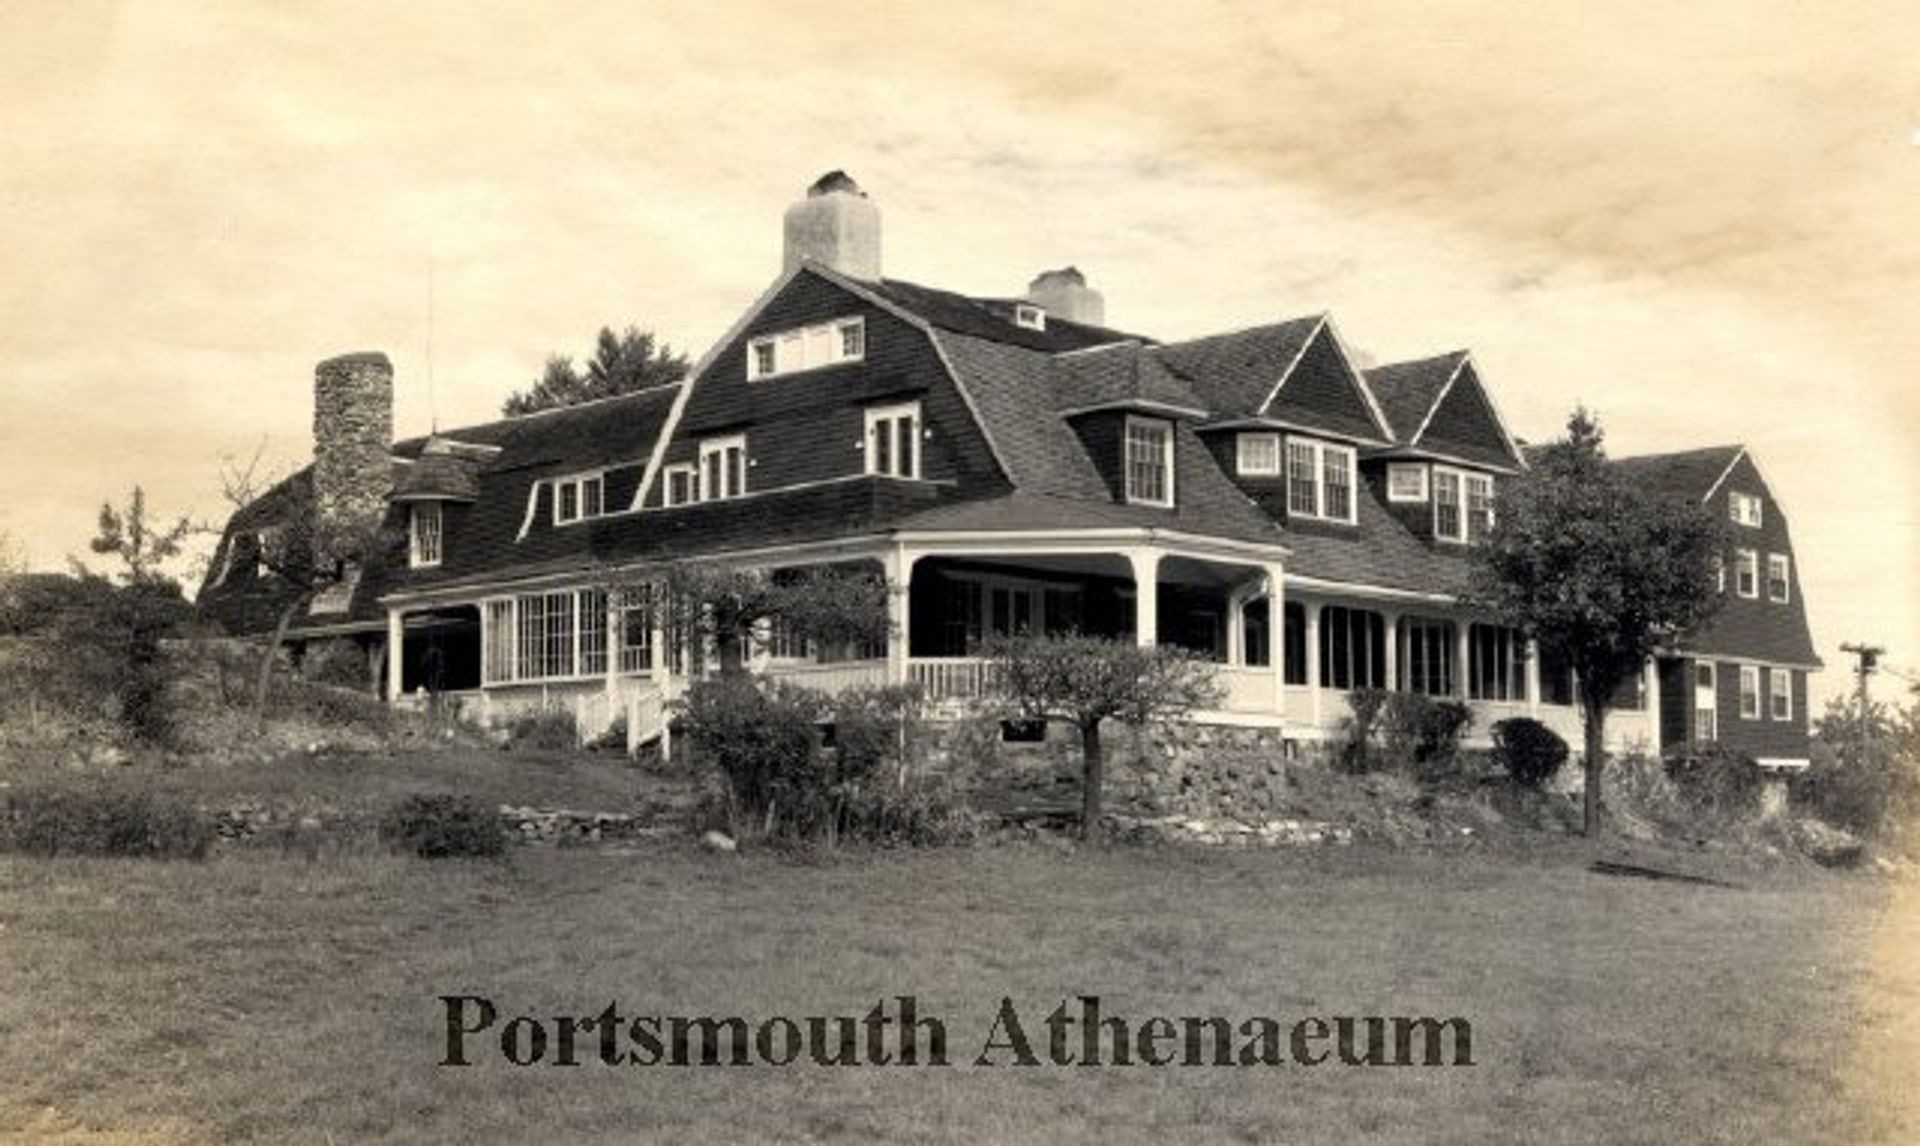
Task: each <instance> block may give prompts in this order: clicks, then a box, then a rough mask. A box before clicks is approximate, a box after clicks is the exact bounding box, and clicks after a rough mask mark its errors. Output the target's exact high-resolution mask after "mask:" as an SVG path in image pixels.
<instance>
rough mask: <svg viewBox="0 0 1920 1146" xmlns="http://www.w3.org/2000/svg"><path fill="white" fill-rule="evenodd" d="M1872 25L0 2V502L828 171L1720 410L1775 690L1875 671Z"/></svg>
mask: <svg viewBox="0 0 1920 1146" xmlns="http://www.w3.org/2000/svg"><path fill="white" fill-rule="evenodd" d="M1903 9H1904V10H1903ZM1916 60H1920V9H1916V8H1915V7H1914V6H1913V5H1912V4H1911V3H1910V2H1909V3H1904V4H1893V3H1889V4H1875V3H1870V2H1863V3H1849V4H1844V5H1816V4H1800V3H1784V2H1772V3H1768V2H1755V0H1740V2H1724V0H1702V2H1696V3H1692V4H1687V5H1673V4H1670V3H1640V2H1637V0H1624V2H1621V0H1616V2H1614V3H1610V4H1607V5H1592V4H1569V3H1553V2H1546V3H1539V2H1536V3H1513V4H1505V3H1502V4H1492V3H1466V2H1463V3H1449V4H1445V5H1438V4H1436V5H1425V4H1419V3H1413V2H1410V0H1401V2H1396V3H1390V4H1369V3H1359V2H1353V0H1342V2H1340V3H1337V4H1319V3H1290V4H1287V5H1284V6H1279V5H1270V4H1230V3H1222V4H1205V3H1181V4H1179V5H1177V6H1172V5H1169V6H1165V7H1159V8H1156V7H1154V6H1150V5H1124V6H1123V5H1113V4H1111V3H1098V4H1077V3H1059V4H1055V3H1014V4H1000V3H980V2H976V3H970V4H968V5H965V6H957V5H944V4H943V5H931V4H930V5H924V6H906V5H901V6H876V5H873V4H871V3H868V2H861V3H833V2H821V3H805V4H799V3H782V4H728V5H712V4H680V3H649V4H623V5H594V4H584V3H581V4H568V5H564V6H541V5H526V4H516V5H498V6H487V5H481V4H462V5H458V6H455V5H447V4H438V3H425V2H416V3H410V4H406V5H392V4H386V3H379V4H349V3H315V4H308V5H298V6H294V5H281V4H270V3H254V4H223V3H200V4H195V5H191V6H189V5H178V4H160V3H156V4H144V3H112V2H102V0H65V2H59V3H55V2H53V0H46V2H29V3H22V2H19V0H0V252H4V254H3V255H0V372H3V373H0V535H4V537H6V538H7V539H10V542H11V544H12V546H13V547H14V548H15V549H16V550H21V551H24V553H25V555H26V557H27V558H28V560H29V561H30V562H31V563H32V564H33V565H35V566H36V567H47V568H58V567H62V566H63V564H64V561H65V557H66V555H67V554H70V553H84V552H85V548H86V541H87V538H88V537H89V536H90V534H91V530H92V520H93V516H94V514H95V512H96V511H97V507H98V505H99V504H100V502H101V501H102V500H103V499H106V498H109V497H112V498H116V499H120V498H124V495H125V492H126V491H127V490H128V489H129V488H130V487H131V486H133V485H134V484H135V483H140V484H142V485H144V486H145V488H146V491H147V494H148V499H149V503H150V504H151V505H153V506H154V507H156V508H158V509H160V510H162V511H165V512H170V513H185V514H190V515H192V516H194V517H196V518H201V519H209V520H213V519H218V518H219V517H220V516H222V515H223V514H224V512H225V509H226V506H225V504H224V502H223V501H222V497H221V480H220V473H221V469H222V466H223V465H224V464H227V461H226V460H229V459H230V460H232V461H233V462H236V463H239V464H244V463H245V462H246V461H247V460H248V459H249V458H251V457H252V456H254V454H255V453H256V452H259V453H260V454H261V456H262V458H263V463H262V464H263V467H264V468H265V469H268V470H273V471H284V470H286V469H290V468H292V467H294V466H296V465H299V464H301V463H303V462H304V461H305V460H306V457H307V455H308V452H309V451H310V448H311V438H310V425H311V417H312V404H311V386H312V371H313V365H314V363H315V362H317V361H318V360H320V359H322V358H325V357H328V356H330V355H333V354H336V353H341V352H344V351H350V350H363V349H365V350H383V351H385V352H386V353H387V354H388V355H390V356H391V357H392V359H393V360H394V364H395V371H396V386H397V394H396V421H397V429H398V431H399V433H401V434H403V435H405V434H410V433H417V432H422V431H424V430H426V429H427V428H428V426H429V425H430V424H431V423H432V421H433V420H434V419H435V418H437V419H438V422H439V424H440V425H441V426H443V427H451V426H457V425H460V424H463V423H468V422H473V421H481V420H486V419H488V418H490V417H492V416H493V415H494V413H495V412H496V411H497V410H498V408H499V404H500V401H501V399H502V398H504V397H505V395H506V394H507V393H508V392H509V391H511V390H514V389H517V388H520V387H523V386H525V385H526V384H527V383H528V382H529V381H531V379H532V378H533V377H534V376H535V375H536V374H537V373H538V371H539V368H540V365H541V363H542V361H543V360H544V359H545V358H546V356H547V355H548V354H550V353H552V352H555V351H559V352H563V353H570V354H574V355H576V356H584V355H585V354H586V353H587V352H588V351H589V350H590V349H591V346H592V339H593V335H594V333H595V331H596V330H597V329H598V328H599V327H600V326H601V325H603V324H611V325H614V326H616V327H617V326H622V325H625V324H627V323H629V322H631V323H637V324H639V325H641V326H643V327H646V328H650V329H652V330H654V331H656V332H657V333H658V334H659V335H660V336H661V337H662V338H664V339H665V340H666V341H667V342H668V343H670V344H671V345H672V346H673V347H675V348H676V349H684V350H686V351H688V352H689V353H690V354H692V355H693V356H695V357H697V356H698V355H699V354H700V353H701V352H702V351H704V350H705V349H706V348H707V346H708V345H709V343H710V342H711V341H712V340H714V339H716V338H718V337H719V336H720V335H721V333H722V332H723V331H724V330H725V328H726V327H727V326H728V324H729V323H730V322H731V321H732V320H733V319H735V318H736V317H738V315H739V314H740V312H741V311H742V310H743V309H744V308H745V307H746V306H747V305H748V304H749V303H750V302H751V301H752V300H753V299H754V297H755V296H756V295H757V294H758V293H759V292H760V291H761V290H762V289H764V288H765V287H766V286H767V285H768V284H769V283H770V282H771V281H772V280H773V278H774V277H775V275H776V274H777V272H778V270H779V259H780V212H781V211H782V209H783V208H784V207H785V205H786V204H787V203H788V202H789V201H791V200H792V199H794V198H796V197H797V196H798V195H799V194H800V193H801V191H802V189H803V188H804V187H805V186H806V185H807V184H808V183H809V182H811V181H812V180H813V179H814V178H815V177H816V176H818V175H819V174H821V173H822V172H824V171H828V170H831V169H834V168H843V169H845V170H847V171H848V172H850V173H851V174H853V176H854V177H855V178H856V179H858V180H859V181H860V183H861V185H862V186H863V187H864V188H865V189H866V190H867V191H868V192H869V194H870V195H872V196H873V198H874V199H875V201H876V202H877V203H878V204H879V206H880V208H881V211H882V214H883V219H884V228H885V237H884V247H885V250H884V256H883V257H884V261H885V265H886V271H887V273H888V274H890V275H894V276H898V277H901V278H907V279H913V280H915V281H920V282H926V283H930V284H934V285H939V286H944V287H948V288H951V289H957V290H963V291H971V292H978V293H991V294H1000V295H1006V294H1013V293H1017V292H1019V291H1020V290H1021V289H1023V288H1024V286H1025V284H1026V282H1027V280H1028V279H1029V278H1030V277H1031V276H1032V275H1033V274H1034V273H1036V272H1038V271H1040V270H1042V269H1045V268H1048V267H1054V266H1059V265H1063V264H1066V263H1072V264H1074V265H1076V266H1078V267H1080V268H1081V269H1082V270H1083V271H1085V272H1086V274H1087V275H1088V278H1089V280H1090V281H1091V283H1092V284H1093V285H1094V286H1096V287H1098V288H1099V289H1101V290H1102V291H1103V292H1104V293H1105V295H1106V298H1107V314H1108V320H1109V322H1110V323H1111V324H1112V325H1115V326H1119V327H1122V328H1125V329H1129V330H1135V331H1139V332H1141V333H1144V334H1148V335H1151V336H1154V337H1158V338H1163V339H1172V338H1179V337H1187V336H1193V335H1199V334H1205V333H1211V332H1216V331H1221V330H1228V329H1234V328H1238V327H1244V326H1249V325H1253V324H1256V323H1261V322H1267V321H1273V320H1276V319H1280V318H1285V317H1292V316H1297V315H1301V314H1312V313H1319V312H1323V311H1325V312H1330V313H1331V314H1332V315H1333V318H1334V321H1335V323H1336V325H1337V326H1338V328H1339V330H1340V332H1341V334H1342V336H1343V337H1344V338H1345V339H1346V340H1347V341H1348V342H1349V343H1350V344H1351V345H1353V346H1356V347H1358V348H1359V349H1360V350H1361V351H1362V352H1363V353H1365V354H1366V355H1368V356H1369V357H1371V358H1373V359H1375V360H1378V361H1392V360H1395V359H1400V358H1408V357H1415V356H1423V355H1427V354H1432V353H1437V352H1440V351H1443V350H1450V349H1455V348H1460V347H1467V348H1470V349H1471V350H1472V351H1473V353H1474V356H1475V360H1476V362H1477V363H1478V365H1479V367H1480V369H1481V372H1482V374H1483V375H1484V376H1485V377H1486V379H1487V381H1488V383H1489V385H1490V387H1491V388H1492V390H1493V392H1494V396H1495V400H1496V402H1498V403H1499V405H1500V406H1501V409H1502V412H1503V414H1504V415H1505V417H1506V419H1507V421H1508V423H1509V425H1510V426H1511V427H1512V428H1513V429H1514V431H1515V432H1516V433H1517V434H1519V435H1521V436H1523V437H1527V438H1531V439H1536V440H1538V439H1544V438H1548V437H1551V436H1553V435H1554V434H1555V433H1557V432H1558V431H1559V430H1560V429H1561V427H1562V426H1563V424H1564V422H1565V419H1566V416H1567V414H1568V412H1569V411H1570V410H1571V409H1572V408H1573V406H1574V405H1575V404H1576V403H1585V404H1587V405H1588V406H1590V407H1592V408H1593V409H1594V410H1595V411H1596V412H1597V413H1598V414H1599V415H1600V417H1601V419H1602V421H1603V424H1604V425H1605V427H1606V429H1607V433H1608V441H1609V446H1610V448H1611V450H1612V452H1613V453H1615V454H1616V455H1624V454H1631V453H1638V452H1646V451H1654V450H1666V449H1677V448H1686V447H1691V446H1700V445H1710V444H1719V443H1724V442H1743V443H1745V444H1746V445H1747V446H1748V447H1750V448H1751V449H1752V450H1753V451H1754V453H1755V456H1756V457H1757V458H1758V460H1759V463H1760V465H1761V467H1762V469H1763V471H1764V472H1765V474H1766V476H1767V478H1768V480H1769V481H1770V483H1771V484H1772V486H1773V490H1774V493H1775V494H1776V495H1777V497H1778V498H1779V499H1780V501H1781V502H1782V504H1783V506H1784V508H1785V510H1786V513H1787V516H1788V518H1789V520H1790V522H1791V523H1792V527H1793V535H1794V545H1795V550H1796V552H1797V555H1798V560H1799V563H1800V575H1801V578H1802V582H1803V587H1804V592H1805V595H1806V598H1807V601H1808V602H1809V610H1810V617H1811V621H1812V625H1813V629H1814V636H1815V639H1816V642H1817V643H1818V645H1819V647H1820V650H1821V652H1822V655H1823V656H1824V657H1825V658H1826V660H1827V663H1828V671H1827V672H1826V673H1825V674H1823V679H1822V680H1821V681H1820V682H1819V685H1818V687H1817V691H1819V692H1822V693H1831V692H1833V691H1836V690H1838V689H1841V688H1844V687H1846V686H1847V683H1848V680H1847V676H1848V674H1847V666H1848V659H1847V658H1846V657H1845V655H1844V654H1842V653H1841V652H1840V651H1839V648H1838V646H1839V644H1840V643H1841V642H1842V641H1849V640H1852V641H1858V640H1870V641H1873V642H1876V643H1880V644H1884V645H1886V646H1888V647H1889V648H1890V650H1891V652H1890V657H1889V659H1890V661H1891V663H1892V665H1893V666H1894V668H1896V669H1898V670H1900V671H1905V672H1907V673H1910V674H1912V675H1914V676H1915V677H1916V678H1920V607H1917V606H1920V599H1917V598H1916V593H1915V587H1916V586H1915V577H1914V574H1915V571H1916V562H1917V559H1920V514H1917V513H1916V508H1917V507H1916V501H1917V500H1920V499H1917V498H1916V495H1915V492H1914V491H1915V489H1916V478H1920V473H1916V461H1915V456H1914V455H1915V450H1914V447H1915V445H1916V444H1917V439H1920V434H1917V433H1916V429H1915V427H1916V424H1917V423H1920V313H1916V310H1915V306H1914V288H1915V287H1916V285H1920V70H1916V68H1915V67H1914V61H1916ZM1890 683H1896V684H1897V682H1890Z"/></svg>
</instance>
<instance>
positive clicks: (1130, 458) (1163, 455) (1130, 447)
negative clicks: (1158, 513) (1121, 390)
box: [1125, 418, 1173, 505]
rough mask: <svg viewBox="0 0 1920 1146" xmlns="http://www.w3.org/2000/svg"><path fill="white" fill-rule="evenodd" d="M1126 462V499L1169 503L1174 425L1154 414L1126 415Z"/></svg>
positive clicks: (1149, 502) (1171, 484) (1146, 503)
mask: <svg viewBox="0 0 1920 1146" xmlns="http://www.w3.org/2000/svg"><path fill="white" fill-rule="evenodd" d="M1125 466H1126V488H1127V500H1128V501H1132V502H1139V503H1142V504H1145V505H1172V504H1173V426H1172V425H1171V424H1170V423H1168V422H1164V421H1161V420H1159V419H1157V418H1128V419H1127V429H1126V460H1125Z"/></svg>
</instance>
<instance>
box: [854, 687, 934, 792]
mask: <svg viewBox="0 0 1920 1146" xmlns="http://www.w3.org/2000/svg"><path fill="white" fill-rule="evenodd" d="M832 707H833V729H834V752H835V755H836V757H837V760H836V763H837V764H838V765H839V775H838V776H837V777H836V779H838V780H839V781H841V782H843V783H846V782H854V783H859V782H864V781H866V780H869V779H871V778H873V777H875V776H876V775H877V774H879V773H881V772H883V771H891V772H892V773H893V774H894V776H893V778H894V779H895V780H896V781H897V782H899V783H905V782H906V778H907V775H908V773H909V772H911V771H912V770H913V766H914V765H915V764H916V763H918V762H919V761H920V760H921V759H922V758H923V757H924V756H925V755H926V751H927V747H928V745H927V727H926V720H925V714H924V704H923V694H922V692H921V690H920V686H919V685H912V684H909V685H885V686H880V687H874V688H854V689H848V690H847V691H845V692H843V693H841V694H840V695H838V696H836V697H834V698H833V701H832Z"/></svg>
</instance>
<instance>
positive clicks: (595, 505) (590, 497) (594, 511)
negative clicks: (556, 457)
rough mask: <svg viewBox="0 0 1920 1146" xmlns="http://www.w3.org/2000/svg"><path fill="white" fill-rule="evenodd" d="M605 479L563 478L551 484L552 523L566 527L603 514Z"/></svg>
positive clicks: (587, 475) (598, 477)
mask: <svg viewBox="0 0 1920 1146" xmlns="http://www.w3.org/2000/svg"><path fill="white" fill-rule="evenodd" d="M605 496H606V479H605V478H604V477H602V476H601V475H600V474H582V475H578V476H575V477H565V478H560V479H558V480H556V481H555V482H554V483H553V521H554V524H555V525H566V524H569V523H570V522H575V521H582V520H585V519H586V518H589V517H599V516H600V515H601V514H602V513H603V512H605V506H604V504H603V503H604V500H605Z"/></svg>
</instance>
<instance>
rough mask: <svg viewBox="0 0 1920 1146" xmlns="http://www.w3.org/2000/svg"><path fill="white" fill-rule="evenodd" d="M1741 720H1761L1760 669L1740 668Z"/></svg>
mask: <svg viewBox="0 0 1920 1146" xmlns="http://www.w3.org/2000/svg"><path fill="white" fill-rule="evenodd" d="M1740 719H1742V720H1758V719H1760V668H1759V666H1758V665H1741V666H1740Z"/></svg>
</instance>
